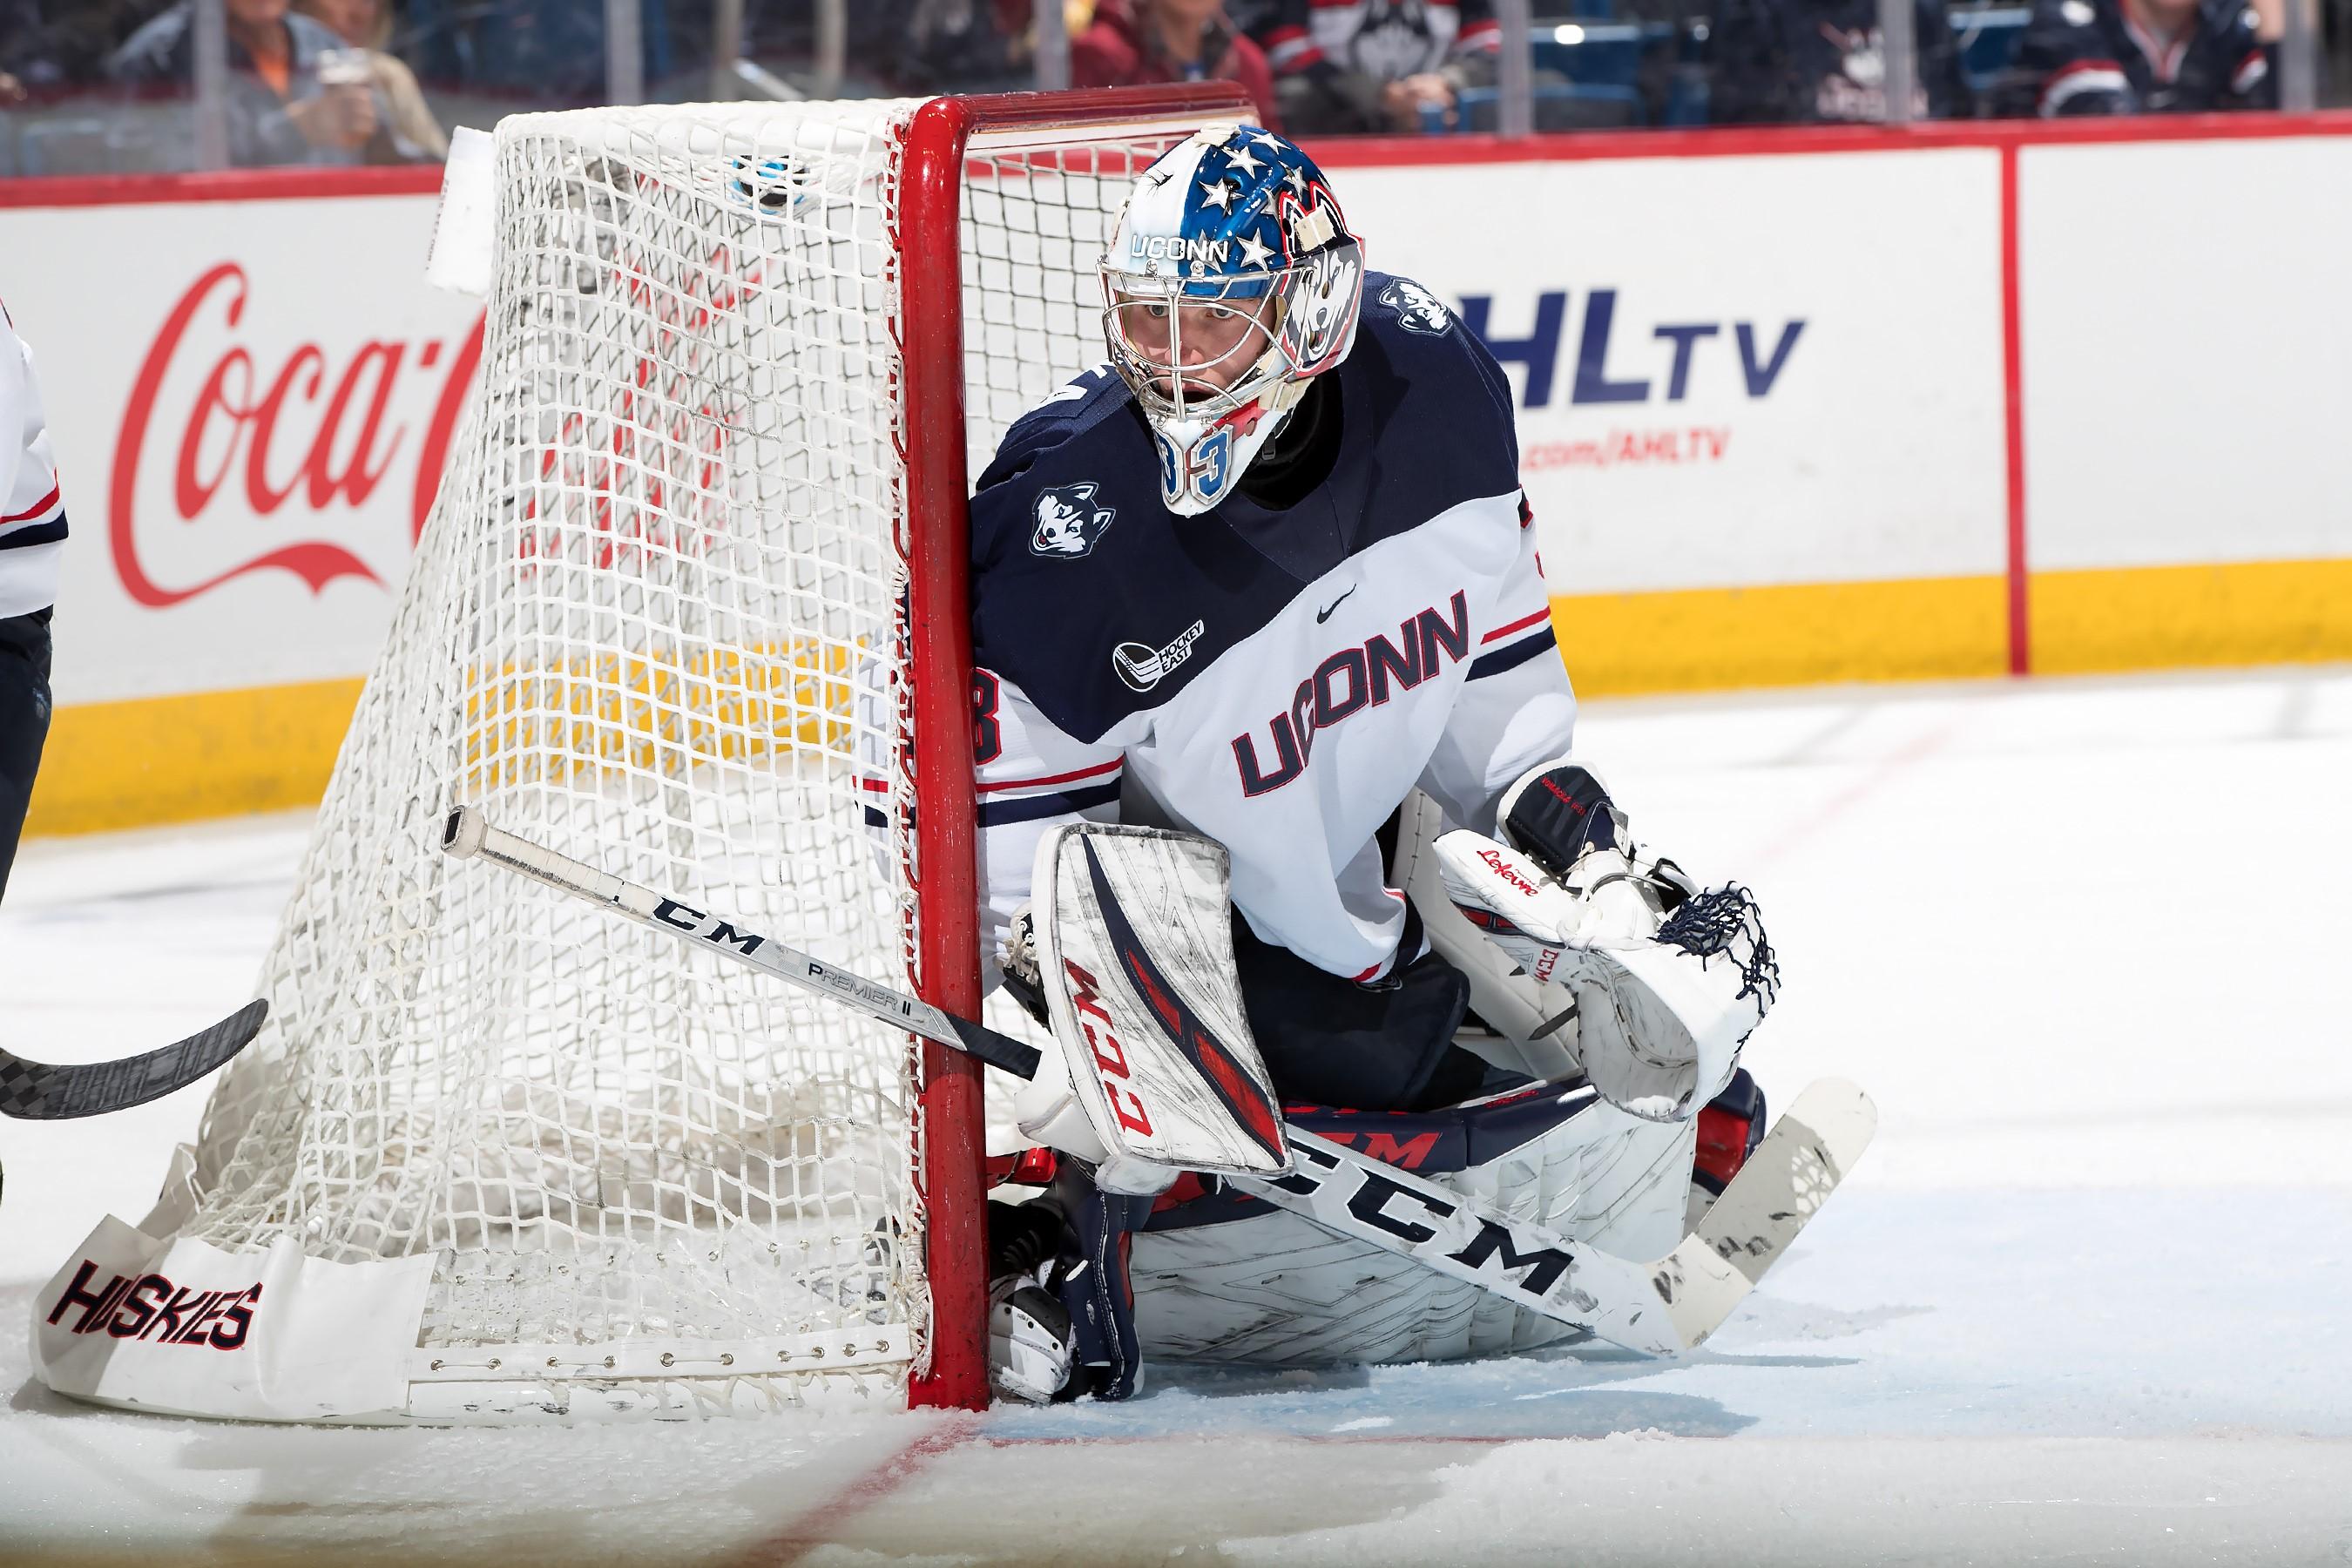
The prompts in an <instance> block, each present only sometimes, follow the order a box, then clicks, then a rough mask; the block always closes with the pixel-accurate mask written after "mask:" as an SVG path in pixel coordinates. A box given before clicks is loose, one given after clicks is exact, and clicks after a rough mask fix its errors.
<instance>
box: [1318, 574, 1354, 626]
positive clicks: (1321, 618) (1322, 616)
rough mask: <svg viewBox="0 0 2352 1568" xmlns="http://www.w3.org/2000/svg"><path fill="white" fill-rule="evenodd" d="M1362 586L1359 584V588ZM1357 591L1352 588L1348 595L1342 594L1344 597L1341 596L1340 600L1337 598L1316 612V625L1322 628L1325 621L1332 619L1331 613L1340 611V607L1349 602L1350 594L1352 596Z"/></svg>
mask: <svg viewBox="0 0 2352 1568" xmlns="http://www.w3.org/2000/svg"><path fill="white" fill-rule="evenodd" d="M1361 585H1362V584H1358V586H1359V587H1360V586H1361ZM1355 591H1356V590H1355V589H1354V588H1350V589H1349V590H1348V593H1347V594H1342V595H1339V597H1338V598H1336V599H1334V600H1332V601H1331V602H1330V603H1329V604H1328V605H1324V606H1323V607H1322V608H1321V609H1319V610H1318V611H1316V612H1315V624H1316V625H1317V626H1321V625H1322V624H1323V623H1324V622H1325V621H1328V620H1329V619H1330V618H1331V612H1332V611H1334V610H1336V609H1338V608H1339V606H1340V605H1344V604H1346V603H1347V602H1348V594H1352V593H1354V592H1355Z"/></svg>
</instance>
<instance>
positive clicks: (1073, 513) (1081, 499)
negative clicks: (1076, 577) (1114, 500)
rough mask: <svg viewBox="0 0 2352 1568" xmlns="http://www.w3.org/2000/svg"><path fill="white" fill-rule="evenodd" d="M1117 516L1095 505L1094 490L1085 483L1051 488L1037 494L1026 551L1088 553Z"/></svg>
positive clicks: (1073, 554)
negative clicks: (1035, 524)
mask: <svg viewBox="0 0 2352 1568" xmlns="http://www.w3.org/2000/svg"><path fill="white" fill-rule="evenodd" d="M1116 516H1118V513H1117V512H1115V511H1113V510H1111V509H1110V508H1109V507H1107V506H1097V505H1095V487H1094V484H1093V481H1091V480H1089V481H1087V483H1085V484H1079V485H1055V486H1053V487H1052V488H1051V489H1044V490H1040V491H1039V492H1038V494H1037V502H1036V519H1037V527H1036V529H1035V531H1033V532H1032V533H1031V534H1030V535H1029V550H1030V552H1031V553H1032V554H1035V555H1059V556H1065V557H1068V556H1078V555H1085V554H1087V553H1089V552H1092V551H1093V549H1094V547H1095V541H1096V540H1097V539H1100V538H1101V537H1102V536H1103V531H1104V530H1105V529H1107V528H1108V527H1109V526H1110V524H1111V520H1112V519H1113V518H1114V517H1116Z"/></svg>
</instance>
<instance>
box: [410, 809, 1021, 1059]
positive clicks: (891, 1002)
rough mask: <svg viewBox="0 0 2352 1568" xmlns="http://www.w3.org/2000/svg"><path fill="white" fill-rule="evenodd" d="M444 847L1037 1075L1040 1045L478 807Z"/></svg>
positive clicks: (459, 821) (460, 817)
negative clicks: (559, 847) (618, 873)
mask: <svg viewBox="0 0 2352 1568" xmlns="http://www.w3.org/2000/svg"><path fill="white" fill-rule="evenodd" d="M441 847H442V848H443V849H445V850H446V851H447V852H448V853H450V854H451V855H454V856H456V857H457V858H458V859H460V860H469V859H474V858H480V859H484V860H488V861H489V862H490V863H491V864H492V865H496V866H503V867H505V868H507V869H508V870H509V871H514V872H518V873H520V875H522V876H525V877H529V878H530V879H531V880H533V881H535V882H544V883H546V884H547V885H548V886H549V887H551V888H554V889H558V890H559V891H562V892H566V893H572V894H574V895H576V896H577V897H580V898H583V899H586V900H589V901H590V902H591V903H598V904H604V905H607V906H609V907H610V908H611V909H613V910H614V911H616V912H617V913H620V914H623V915H626V916H627V917H628V918H629V919H631V920H633V921H636V922H637V923H638V924H639V925H647V926H651V927H653V928H654V929H655V930H656V931H667V932H668V933H669V934H670V935H672V936H676V937H683V938H686V939H687V940H688V941H691V942H696V943H698V944H699V945H701V946H703V947H708V948H715V949H717V950H718V951H719V952H723V953H725V954H727V955H728V956H729V957H730V958H732V959H735V960H736V961H737V962H739V963H748V964H750V965H751V967H752V968H754V969H757V970H760V971H761V972H762V973H768V974H772V975H774V976H775V977H776V978H777V979H779V980H782V981H784V982H786V983H787V984H793V985H797V986H799V987H800V988H801V989H803V991H814V992H815V993H816V994H818V995H820V996H830V997H832V998H833V999H834V1000H835V1001H836V1002H839V1003H842V1004H844V1005H846V1006H850V1007H855V1008H856V1009H857V1010H858V1011H859V1012H861V1013H864V1014H866V1015H867V1016H869V1017H875V1018H879V1019H881V1020H882V1021H883V1022H884V1023H886V1024H896V1025H898V1026H900V1027H901V1028H904V1029H906V1030H908V1031H909V1032H910V1033H913V1034H918V1035H920V1036H922V1037H923V1038H925V1039H927V1040H936V1041H938V1042H939V1043H940V1045H943V1046H946V1047H950V1049H953V1050H959V1051H962V1052H965V1053H966V1054H968V1055H971V1056H975V1057H978V1058H980V1059H981V1060H982V1061H984V1062H986V1063H987V1064H988V1065H989V1066H991V1067H996V1068H1003V1069H1004V1070H1005V1071H1006V1072H1009V1073H1011V1074H1013V1076H1014V1077H1015V1078H1034V1077H1036V1076H1037V1059H1038V1058H1037V1047H1034V1046H1031V1045H1026V1044H1024V1043H1023V1042H1022V1041H1019V1040H1016V1039H1014V1038H1013V1037H1011V1036H1010V1035H1000V1034H998V1033H997V1032H996V1031H995V1030H993V1029H992V1028H989V1027H987V1026H984V1025H981V1024H975V1023H973V1022H972V1021H971V1019H969V1018H959V1017H957V1016H955V1015H954V1014H952V1013H946V1012H942V1011H940V1009H939V1008H937V1007H934V1006H932V1005H930V1004H929V1003H928V1002H921V1001H918V1000H916V999H915V998H914V997H912V996H903V995H900V994H898V992H896V991H893V990H890V989H889V988H888V987H887V986H883V985H877V984H875V983H874V982H873V981H870V980H866V979H864V978H862V977H861V976H858V975H856V974H852V973H849V972H848V971H847V970H845V969H836V968H835V967H834V966H833V965H832V964H830V963H824V961H823V960H821V959H817V958H813V957H811V956H810V955H809V954H807V953H805V952H801V951H800V950H799V949H798V948H793V947H786V946H785V945H784V944H783V943H782V942H778V941H777V940H776V939H775V938H773V937H771V936H762V935H761V934H760V933H759V932H758V931H749V930H746V929H745V928H744V927H742V926H740V925H737V924H735V923H734V922H733V921H730V920H728V919H727V918H726V917H725V916H723V915H714V914H706V913H705V912H704V911H702V910H698V909H695V908H692V907H691V906H689V905H687V904H684V903H680V902H679V901H678V900H676V899H673V898H670V897H667V895H665V894H662V893H657V892H656V891H654V889H651V888H647V887H643V886H641V885H639V884H638V883H635V882H630V881H625V880H624V879H621V878H619V877H615V876H613V875H612V874H610V873H609V872H604V871H599V870H598V869H596V868H595V867H593V866H591V865H588V864H586V863H585V862H583V861H579V860H574V859H572V858H571V857H570V856H568V855H559V854H557V853H556V852H555V851H554V850H552V849H549V848H546V847H542V846H541V845H537V844H534V843H532V842H531V841H530V839H528V838H523V837H518V836H517V835H515V834H512V833H509V832H506V831H505V830H503V829H501V828H497V827H492V826H490V825H489V822H488V819H487V818H485V817H484V816H482V814H481V812H480V811H478V810H477V809H476V808H475V807H473V806H470V805H461V806H459V807H457V809H456V810H455V811H452V812H451V813H450V814H449V816H448V820H447V821H446V822H445V823H444V824H443V825H442V828H441Z"/></svg>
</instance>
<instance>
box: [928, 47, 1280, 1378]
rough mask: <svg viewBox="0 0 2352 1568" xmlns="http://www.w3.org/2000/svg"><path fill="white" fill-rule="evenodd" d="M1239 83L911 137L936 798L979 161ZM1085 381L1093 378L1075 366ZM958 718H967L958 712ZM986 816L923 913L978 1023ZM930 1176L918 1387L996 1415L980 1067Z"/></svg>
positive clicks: (1073, 97) (972, 100)
mask: <svg viewBox="0 0 2352 1568" xmlns="http://www.w3.org/2000/svg"><path fill="white" fill-rule="evenodd" d="M1254 112H1255V111H1254V110H1253V109H1252V108H1251V105H1250V101H1249V100H1248V98H1247V97H1246V96H1245V95H1244V94H1243V93H1242V91H1241V89H1239V88H1238V87H1237V86H1234V84H1231V83H1217V82H1211V83H1201V84H1191V83H1186V84H1180V85H1173V86H1166V87H1146V88H1108V89H1095V90H1087V91H1076V92H1061V93H1029V92H1018V93H1001V94H992V95H987V96H976V97H968V98H940V99H934V100H931V101H930V102H929V103H926V104H925V105H923V106H922V108H920V109H919V110H916V112H915V116H914V119H913V121H912V122H911V123H910V124H909V126H908V132H907V144H906V153H905V159H906V162H905V165H904V168H905V173H904V175H903V177H902V184H901V192H902V195H901V198H900V206H899V220H900V226H899V230H898V238H897V248H898V264H899V267H900V268H901V271H900V279H901V286H902V288H903V289H904V294H903V296H902V298H903V301H904V305H903V320H904V321H905V323H906V328H907V335H906V340H905V342H904V343H903V344H902V350H903V353H904V354H905V357H906V375H907V381H906V390H905V422H906V428H907V429H908V431H909V432H911V433H913V434H912V436H911V438H910V439H909V440H908V450H907V454H906V463H907V496H908V521H909V524H910V528H911V537H910V540H909V548H908V574H909V584H908V585H909V599H910V604H909V610H908V616H909V622H910V631H911V633H912V637H911V642H912V651H911V662H912V664H913V669H914V681H915V686H916V689H917V690H919V691H923V692H928V693H929V694H930V695H929V698H928V699H926V703H927V706H929V707H931V710H932V714H933V718H934V720H935V721H934V722H930V723H919V724H918V725H917V726H916V742H915V759H914V763H915V770H916V780H917V782H916V791H917V794H918V795H919V796H927V797H928V798H931V799H938V798H940V796H941V795H942V794H951V795H953V797H954V798H958V799H963V800H969V799H970V798H971V777H972V756H971V740H972V737H971V724H970V722H969V721H968V720H969V714H968V707H969V703H970V700H971V699H970V691H971V679H972V660H971V611H970V605H969V602H968V598H967V595H966V582H965V571H966V566H967V563H968V562H969V561H970V558H971V550H970V543H969V530H970V518H969V516H968V513H967V510H966V509H967V504H968V500H969V498H970V496H971V476H970V474H969V473H968V471H967V469H968V464H967V462H966V458H965V443H964V442H963V441H962V440H961V439H960V438H944V437H942V438H935V439H925V438H924V434H923V433H925V432H950V433H952V432H961V430H962V429H963V428H964V423H965V408H964V374H963V367H964V332H963V303H964V300H963V276H962V269H961V262H960V257H961V248H962V247H961V243H960V240H961V236H960V227H961V216H962V194H963V189H964V184H965V181H966V177H967V174H968V173H971V172H974V171H971V170H969V169H968V163H969V160H968V156H967V153H968V150H969V149H971V147H972V145H973V144H974V143H975V142H982V143H985V142H988V141H989V140H991V139H992V138H1014V139H1018V140H1021V141H1023V142H1028V141H1031V140H1032V139H1034V142H1035V144H1036V146H1037V147H1038V149H1039V150H1040V151H1050V149H1051V146H1052V145H1053V138H1054V137H1055V134H1056V133H1057V132H1058V133H1061V134H1063V135H1065V136H1066V135H1068V134H1070V133H1072V132H1085V131H1087V130H1090V129H1094V128H1100V127H1105V126H1112V125H1119V124H1137V125H1141V124H1150V123H1164V122H1168V121H1187V120H1191V121H1199V122H1201V123H1207V122H1210V121H1214V120H1217V119H1220V118H1224V117H1238V118H1248V117H1250V116H1251V115H1253V114H1254ZM1071 368H1072V369H1073V370H1075V369H1076V368H1077V367H1071ZM950 706H952V707H953V708H954V710H955V711H954V712H953V713H950V712H949V711H947V709H948V708H949V707H950ZM975 849H976V836H975V830H974V819H973V816H972V814H971V812H969V811H958V812H930V813H925V814H923V816H922V817H921V819H920V821H919V825H918V831H917V851H916V853H917V863H918V865H919V867H920V868H921V872H920V874H921V877H922V879H923V880H922V889H921V901H922V907H923V911H924V913H923V921H922V947H921V953H920V959H919V962H920V973H921V976H922V980H921V984H920V987H919V990H920V994H921V995H922V997H923V999H924V1000H925V1001H927V1002H929V1003H930V1004H931V1005H934V1006H938V1007H943V1008H945V1009H947V1010H948V1011H950V1012H951V1013H957V1014H961V1016H965V1017H971V1016H975V1015H976V1014H977V1013H978V1011H979V1009H980V1003H981V995H980V925H979V896H980V889H979V879H978V871H977V866H976V859H975ZM923 1057H924V1062H923V1068H924V1089H923V1110H924V1119H923V1127H924V1130H925V1131H924V1139H925V1147H924V1150H923V1166H924V1169H925V1172H926V1173H927V1178H928V1189H927V1192H926V1197H927V1200H928V1203H929V1208H930V1211H931V1214H932V1216H933V1233H934V1240H933V1242H932V1256H931V1302H932V1313H933V1328H932V1333H933V1335H934V1339H933V1345H932V1355H931V1369H930V1372H929V1375H922V1376H917V1377H915V1378H913V1379H911V1380H910V1381H909V1383H908V1402H909V1403H910V1404H913V1405H961V1406H964V1407H967V1408H972V1409H977V1408H980V1407H982V1406H983V1405H986V1404H987V1403H988V1260H987V1258H986V1256H985V1251H986V1245H987V1238H986V1236H985V1234H984V1228H985V1227H984V1215H983V1212H982V1203H983V1201H984V1194H983V1192H982V1159H983V1157H984V1155H985V1152H986V1150H985V1148H984V1139H985V1128H984V1125H983V1119H982V1106H981V1067H980V1064H979V1063H978V1062H975V1061H973V1060H971V1058H968V1057H963V1056H961V1055H958V1054H957V1053H955V1052H952V1051H950V1050H947V1049H945V1048H944V1047H940V1046H937V1045H933V1044H930V1043H929V1042H925V1043H924V1045H923Z"/></svg>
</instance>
